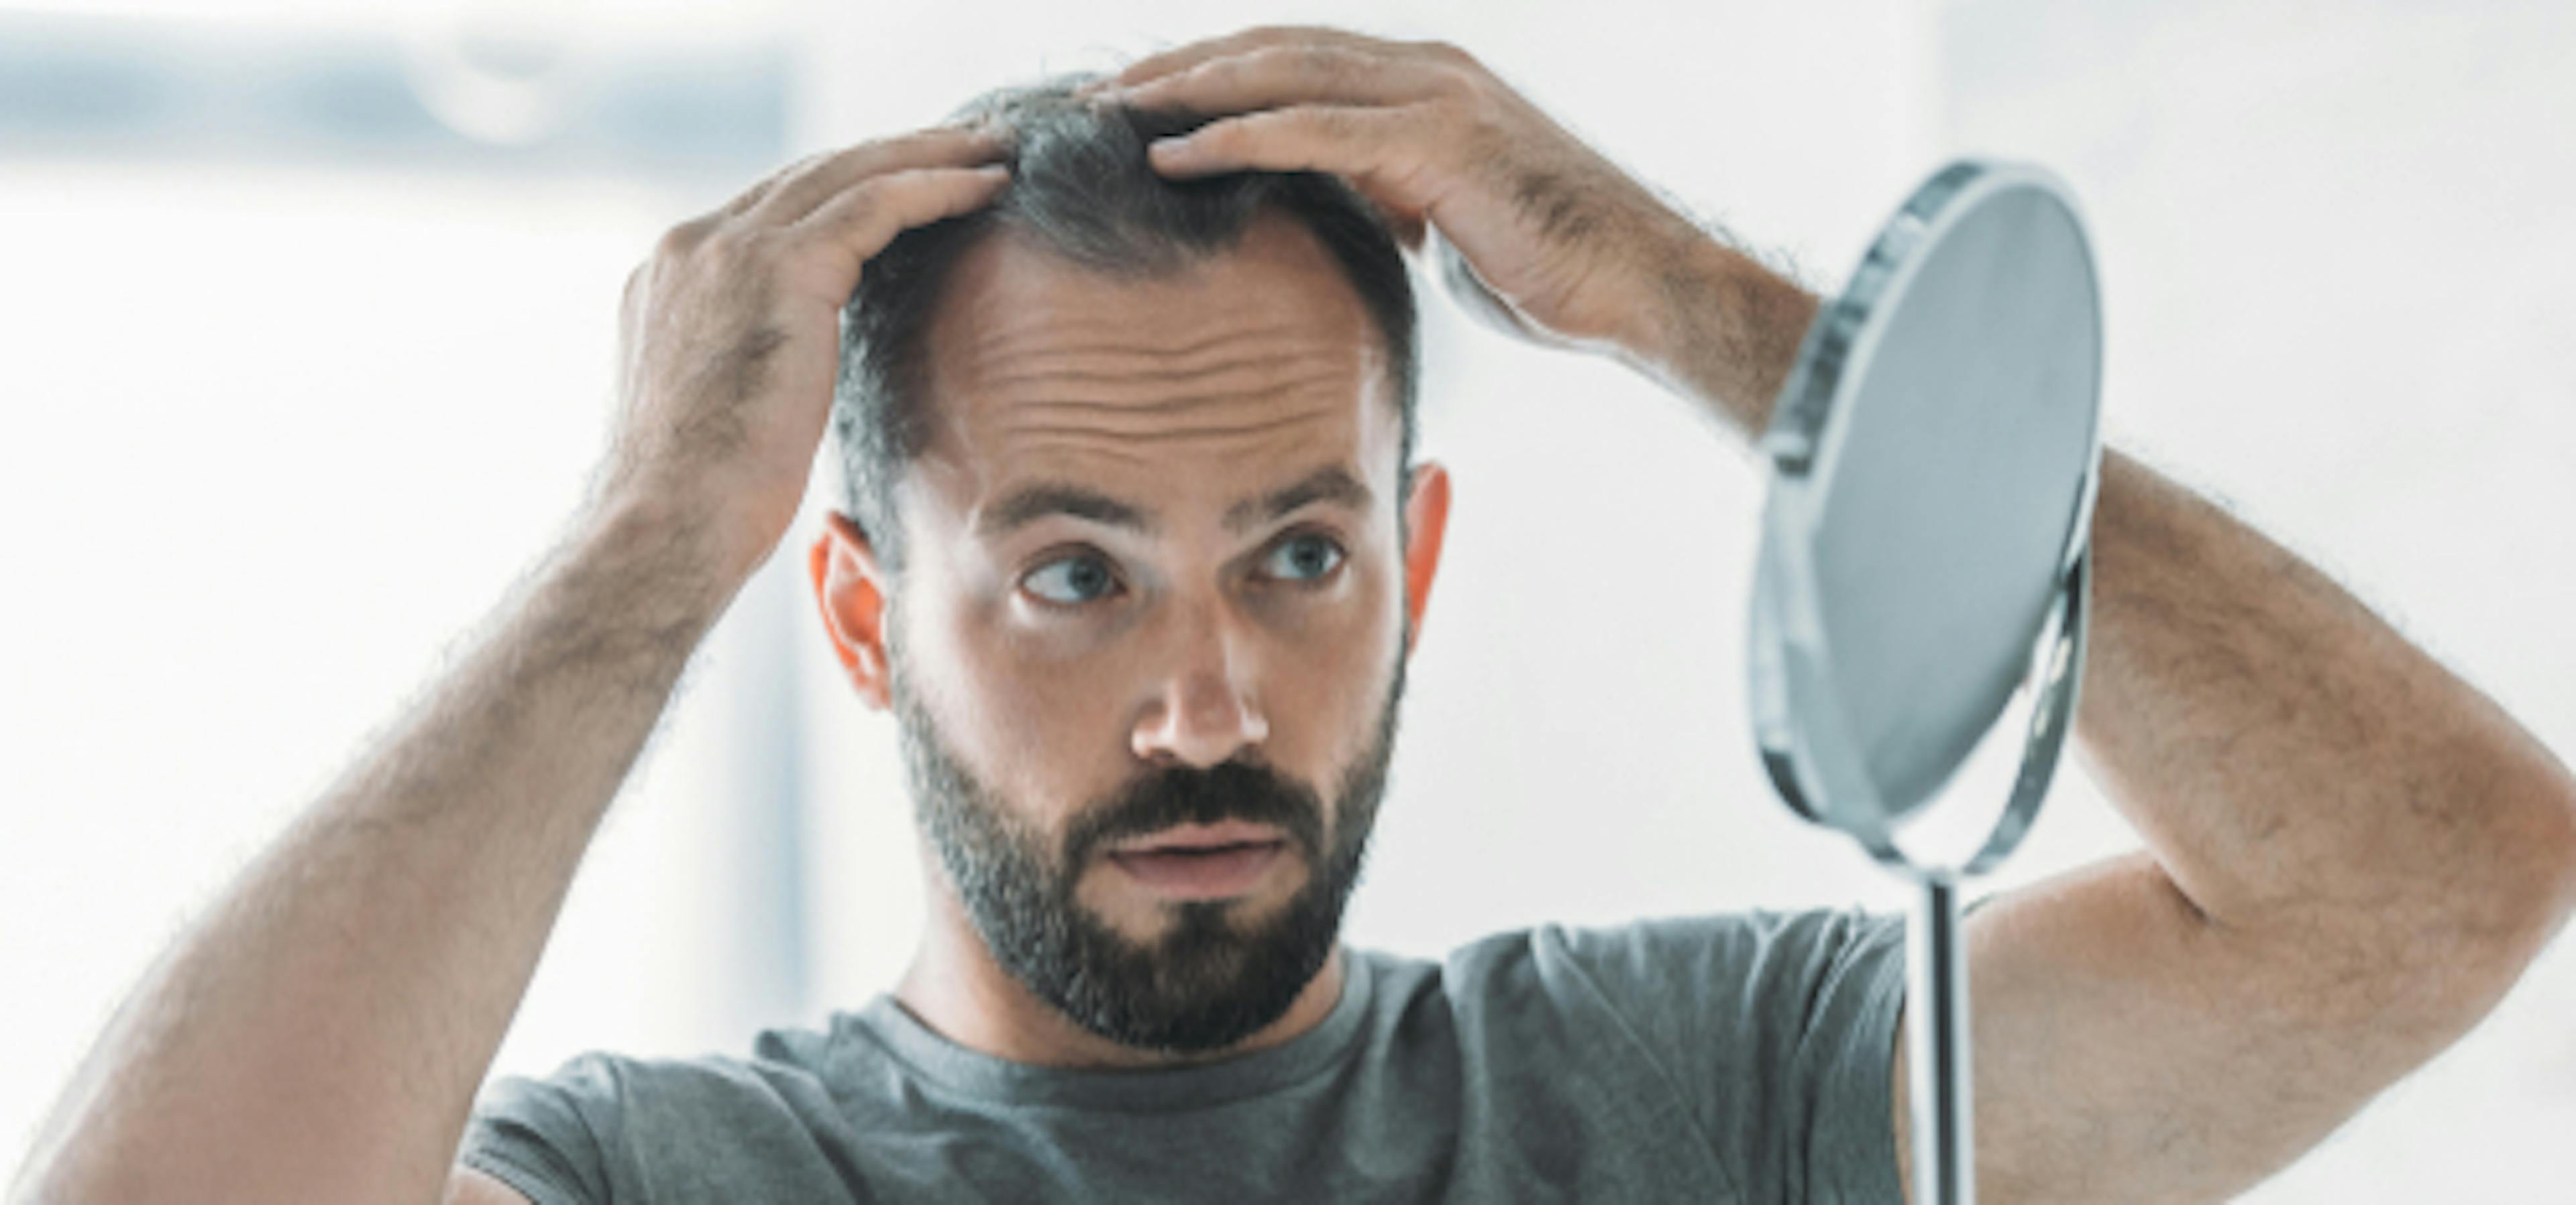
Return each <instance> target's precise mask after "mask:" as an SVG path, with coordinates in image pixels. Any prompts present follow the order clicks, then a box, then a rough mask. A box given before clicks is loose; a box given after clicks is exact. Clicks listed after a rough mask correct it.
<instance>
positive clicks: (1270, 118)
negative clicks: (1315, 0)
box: [1091, 27, 1705, 353]
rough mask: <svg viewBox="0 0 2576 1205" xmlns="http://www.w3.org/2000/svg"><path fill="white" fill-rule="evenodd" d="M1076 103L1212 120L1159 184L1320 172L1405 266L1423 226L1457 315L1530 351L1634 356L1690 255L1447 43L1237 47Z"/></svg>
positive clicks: (1253, 43)
mask: <svg viewBox="0 0 2576 1205" xmlns="http://www.w3.org/2000/svg"><path fill="white" fill-rule="evenodd" d="M1091 91H1092V92H1093V93H1094V94H1096V95H1098V96H1100V97H1101V98H1102V99H1106V100H1114V101H1117V102H1120V103H1124V104H1127V105H1131V106H1133V107H1136V108H1145V109H1164V108H1170V109H1179V110H1184V111H1189V112H1195V113H1200V114H1207V115H1211V116H1213V117H1215V120H1213V121H1211V122H1209V123H1208V124H1207V125H1205V126H1203V127H1201V128H1199V129H1198V130H1196V131H1194V132H1193V133H1191V134H1189V135H1187V136H1184V137H1178V138H1168V139H1164V140H1161V141H1159V142H1156V143H1155V144H1154V145H1153V147H1152V148H1151V151H1150V154H1151V158H1152V162H1153V165H1154V167H1155V169H1156V170H1157V171H1160V172H1161V173H1163V174H1164V175H1166V176H1173V177H1189V176H1200V175H1208V174H1212V173H1217V172H1225V171H1240V170H1265V171H1320V172H1330V173H1332V174H1334V175H1338V176H1341V177H1342V178H1344V179H1346V180H1348V181H1350V183H1351V184H1352V186H1353V187H1355V188H1357V189H1358V190H1359V191H1360V192H1361V193H1362V194H1363V195H1365V196H1367V197H1368V198H1369V199H1370V200H1371V201H1372V202H1374V203H1376V204H1377V206H1378V207H1379V208H1380V209H1382V210H1384V211H1385V212H1386V214H1387V216H1388V217H1389V218H1390V219H1391V220H1392V222H1393V223H1394V225H1395V227H1396V230H1397V234H1398V237H1399V238H1400V239H1401V240H1402V241H1403V242H1404V243H1405V245H1406V246H1407V248H1408V249H1410V250H1413V251H1417V252H1418V251H1420V250H1421V249H1422V247H1423V244H1424V241H1425V224H1426V223H1428V225H1429V227H1430V228H1431V229H1432V231H1433V232H1436V234H1437V235H1438V236H1439V237H1440V238H1441V239H1444V240H1446V241H1447V242H1448V243H1449V244H1450V246H1451V247H1452V248H1454V249H1455V251H1456V253H1457V254H1458V255H1459V256H1461V257H1463V258H1464V260H1465V261H1466V264H1467V265H1468V266H1469V267H1471V268H1472V269H1473V270H1474V273H1475V276H1476V277H1478V278H1481V279H1480V280H1461V279H1458V277H1457V273H1456V265H1454V264H1444V268H1446V269H1447V273H1446V275H1447V277H1448V283H1449V285H1450V287H1451V291H1452V292H1453V293H1454V294H1456V295H1458V297H1459V300H1460V301H1461V302H1463V303H1465V304H1467V305H1468V306H1470V307H1471V308H1481V309H1486V311H1487V312H1486V313H1485V314H1484V316H1485V317H1487V318H1489V319H1494V320H1499V321H1501V322H1502V323H1504V324H1506V325H1507V326H1509V327H1511V328H1515V329H1517V331H1518V333H1520V334H1522V335H1524V336H1525V337H1528V338H1531V339H1533V340H1535V341H1537V342H1541V343H1548V344H1558V345H1570V346H1575V347H1585V348H1590V349H1593V350H1601V351H1608V352H1614V353H1615V352H1627V353H1638V352H1642V351H1645V350H1646V349H1647V348H1649V347H1650V346H1651V345H1652V341H1653V340H1654V339H1655V338H1656V337H1657V336H1658V335H1659V334H1660V333H1661V330H1662V318H1663V316H1662V315H1660V314H1659V313H1658V312H1657V307H1658V306H1659V305H1661V304H1662V299H1663V298H1664V297H1665V296H1666V295H1667V293H1668V287H1667V285H1666V284H1665V282H1664V279H1663V277H1664V275H1665V274H1666V273H1669V272H1672V271H1674V270H1675V269H1676V268H1677V266H1678V265H1680V264H1681V263H1683V262H1685V259H1686V253H1687V252H1688V251H1689V249H1690V248H1691V247H1692V245H1693V244H1694V242H1695V241H1699V240H1703V239H1704V238H1705V236H1704V235H1703V234H1702V233H1701V232H1700V231H1699V230H1698V228H1697V227H1695V226H1694V225H1693V224H1692V223H1691V222H1690V220H1689V219H1688V218H1686V217H1684V216H1683V215H1682V214H1680V213H1678V212H1676V211H1675V210H1674V209H1673V207H1671V206H1670V205H1667V204H1665V203H1664V202H1663V201H1662V200H1660V199H1658V198H1657V197H1656V196H1655V195H1654V194H1653V193H1652V192H1650V191H1649V190H1648V189H1647V188H1646V187H1645V186H1643V185H1641V184H1640V183H1638V182H1637V181H1636V180H1635V179H1633V178H1631V177H1630V176H1629V175H1628V174H1627V173H1625V172H1623V171H1621V170H1620V169H1619V168H1618V167H1617V166H1616V165H1614V164H1612V163H1611V162H1610V161H1609V160H1608V159H1606V158H1604V157H1602V156H1601V155H1600V154H1599V153H1598V152H1596V151H1594V150H1592V149H1591V148H1590V147H1588V146H1585V145H1584V144H1583V143H1582V142H1581V141H1579V140H1577V139H1576V138H1575V137H1574V136H1573V135H1571V134H1569V133H1567V132H1566V130H1565V129H1564V128H1563V127H1561V126H1559V125H1557V124H1556V123H1555V122H1554V121H1552V120H1550V119H1549V118H1548V116H1547V115H1546V114H1545V113H1542V112H1540V111H1539V109H1538V108H1537V106H1535V105H1532V104H1531V103H1530V102H1529V101H1527V100H1526V99H1524V98H1522V97H1521V96H1520V95H1519V94H1518V93H1516V92H1514V91H1513V90H1512V89H1511V88H1510V87H1509V86H1507V85H1505V84H1504V83H1503V82H1502V81H1501V80H1499V79H1497V78H1496V77H1495V76H1494V74H1493V73H1492V72H1490V71H1488V70H1487V69H1486V68H1485V67H1484V65H1483V64H1481V63H1479V62H1477V61H1476V60H1475V59H1474V58H1473V57H1471V56H1469V55H1468V54H1467V53H1466V52H1465V51H1462V50H1459V49H1458V48H1456V47H1454V46H1450V45H1447V44H1445V43H1439V42H1390V41H1383V40H1380V39H1376V38H1370V37H1365V36H1362V35H1359V34H1353V33H1347V32H1344V31H1341V30H1334V29H1321V28H1312V27H1284V28H1283V27H1270V28H1261V29H1253V30H1248V31H1245V32H1243V33H1238V34H1234V35H1231V36H1228V37H1223V38H1215V39H1211V40H1208V41H1204V42H1197V43H1193V44H1191V45H1188V46H1183V47H1180V48H1178V49H1175V50H1170V51H1166V52H1164V53H1161V54H1157V55H1154V56H1152V57H1150V58H1146V59H1143V60H1141V61H1139V62H1137V63H1135V64H1134V65H1132V66H1129V67H1128V68H1127V69H1126V70H1124V71H1121V72H1120V73H1118V75H1117V76H1116V77H1114V78H1113V79H1111V80H1109V81H1106V84H1105V85H1095V86H1093V88H1092V89H1091ZM1478 284H1481V285H1482V286H1483V287H1484V289H1485V290H1489V291H1490V293H1491V294H1492V295H1493V296H1492V297H1491V298H1486V297H1480V296H1478V295H1477V292H1478V290H1477V288H1476V286H1477V285H1478ZM1496 302H1499V303H1500V307H1501V312H1494V311H1493V310H1492V309H1491V308H1490V307H1492V306H1493V305H1494V304H1495V303H1496Z"/></svg>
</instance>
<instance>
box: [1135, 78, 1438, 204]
mask: <svg viewBox="0 0 2576 1205" xmlns="http://www.w3.org/2000/svg"><path fill="white" fill-rule="evenodd" d="M1428 124H1429V123H1428V122H1427V121H1426V120H1425V114H1423V113H1422V112H1421V111H1420V106H1406V107H1402V108H1392V109H1388V108H1367V107H1359V106H1350V105H1296V106H1293V107H1290V108H1285V109H1267V110H1264V111H1262V112H1259V113H1247V114H1244V115H1242V116H1239V117H1227V118H1222V119H1219V120H1217V121H1212V122H1209V123H1208V124H1206V125H1204V126H1201V127H1199V128H1198V129H1197V130H1196V131H1194V132H1192V133H1189V134H1185V135H1181V136H1178V137H1173V138H1164V139H1160V140H1158V141H1156V142H1155V143H1153V144H1152V145H1151V146H1149V147H1147V148H1146V157H1147V159H1148V160H1149V161H1150V162H1151V163H1152V164H1153V166H1154V170H1156V171H1158V172H1161V173H1162V174H1164V175H1166V176H1177V177H1183V178H1186V177H1190V176H1203V175H1212V174H1215V173H1218V172H1232V171H1247V170H1252V171H1274V172H1293V171H1316V172H1331V173H1333V174H1335V175H1338V176H1343V177H1346V178H1348V179H1349V180H1350V181H1351V183H1353V184H1355V185H1358V186H1359V187H1360V189H1361V190H1362V191H1364V192H1367V193H1368V194H1370V196H1371V197H1372V198H1374V199H1376V200H1377V201H1378V202H1379V203H1380V204H1386V205H1392V206H1393V207H1394V208H1396V209H1399V210H1402V211H1404V212H1405V213H1408V214H1410V213H1419V212H1421V211H1422V210H1423V209H1425V208H1427V207H1429V205H1430V204H1431V201H1432V197H1431V196H1430V195H1429V192H1430V181H1431V177H1432V174H1433V173H1431V172H1430V171H1429V170H1427V166H1428V165H1427V160H1428V156H1427V155H1426V154H1425V153H1424V152H1423V151H1422V150H1421V149H1420V147H1419V146H1418V145H1417V143H1418V142H1419V141H1420V140H1421V138H1422V132H1423V131H1424V130H1425V129H1426V128H1427V127H1428Z"/></svg>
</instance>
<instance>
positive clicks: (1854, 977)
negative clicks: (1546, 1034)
mask: <svg viewBox="0 0 2576 1205" xmlns="http://www.w3.org/2000/svg"><path fill="white" fill-rule="evenodd" d="M1360 954H1361V956H1363V957H1365V958H1368V959H1369V960H1370V962H1371V966H1372V969H1371V974H1372V977H1373V978H1374V979H1375V980H1376V984H1377V986H1376V996H1377V1001H1376V1011H1378V1012H1379V1013H1380V1014H1381V1016H1383V1017H1385V1018H1387V1021H1388V1023H1390V1024H1402V1023H1403V1021H1404V1017H1405V1015H1406V1014H1418V1013H1420V1012H1422V1011H1423V1010H1425V1009H1435V1010H1437V1011H1438V1012H1440V1013H1442V1014H1445V1015H1446V1016H1447V1017H1448V1018H1449V1019H1451V1020H1453V1021H1459V1022H1467V1023H1471V1024H1474V1025H1476V1026H1478V1027H1480V1028H1486V1029H1512V1030H1524V1031H1525V1030H1530V1029H1533V1028H1538V1029H1545V1028H1552V1027H1553V1026H1554V1025H1556V1024H1558V1023H1560V1022H1564V1021H1568V1020H1570V1021H1572V1022H1573V1023H1574V1024H1576V1025H1578V1026H1582V1025H1587V1024H1589V1023H1594V1022H1606V1023H1610V1024H1612V1025H1615V1026H1616V1027H1618V1028H1620V1029H1622V1030H1627V1031H1632V1032H1634V1033H1635V1034H1636V1035H1637V1036H1638V1037H1639V1038H1641V1039H1643V1040H1645V1041H1646V1042H1648V1043H1649V1044H1651V1045H1653V1046H1655V1047H1658V1048H1660V1049H1663V1050H1667V1051H1669V1050H1672V1049H1675V1048H1682V1049H1689V1048H1695V1047H1697V1048H1705V1046H1706V1045H1707V1044H1708V1043H1711V1042H1718V1043H1730V1042H1737V1041H1743V1040H1746V1039H1748V1038H1753V1037H1757V1036H1760V1035H1764V1034H1772V1035H1777V1034H1779V1033H1780V1032H1781V1031H1782V1030H1784V1029H1787V1028H1789V1027H1791V1026H1800V1025H1803V1024H1805V1023H1807V1022H1810V1021H1812V1020H1817V1019H1822V1018H1818V1017H1816V1016H1815V1015H1814V1013H1813V1012H1811V1011H1810V1010H1813V1009H1815V1008H1817V1007H1818V1006H1821V1005H1830V1004H1833V1003H1835V1002H1847V1003H1846V1006H1845V1007H1842V1008H1833V1009H1829V1010H1828V1011H1830V1012H1833V1013H1838V1014H1840V1016H1838V1017H1836V1018H1835V1019H1837V1020H1845V1021H1848V1020H1852V1019H1856V1018H1855V1017H1854V1015H1853V1014H1854V1012H1855V1011H1858V1010H1856V1007H1855V1006H1858V1005H1861V1004H1864V1003H1875V1004H1877V1005H1879V1006H1880V1007H1890V1006H1892V1004H1893V1003H1894V1002H1895V997H1897V996H1899V995H1901V988H1902V979H1903V974H1902V972H1903V963H1904V923H1903V918H1902V917H1901V916H1898V915H1889V914H1881V913H1873V912H1869V911H1865V910H1862V909H1857V908H1847V909H1825V908H1818V909H1811V910H1804V911H1771V910H1751V911H1741V912H1719V913H1705V914H1695V915H1684V916H1660V917H1649V918H1643V919H1639V920H1633V921H1627V922H1622V923H1616V924H1560V923H1543V924H1538V925H1533V926H1530V927H1527V928H1520V929H1510V930H1504V931H1501V932H1496V933H1492V934H1489V935H1486V936H1484V937H1480V938H1476V939H1474V940H1471V941H1468V942H1466V943H1464V944H1461V945H1459V946H1457V947H1455V948H1453V949H1451V950H1450V951H1448V952H1447V953H1446V954H1444V955H1441V956H1439V957H1438V958H1422V957H1415V956H1408V955H1399V954H1389V953H1384V952H1379V951H1360Z"/></svg>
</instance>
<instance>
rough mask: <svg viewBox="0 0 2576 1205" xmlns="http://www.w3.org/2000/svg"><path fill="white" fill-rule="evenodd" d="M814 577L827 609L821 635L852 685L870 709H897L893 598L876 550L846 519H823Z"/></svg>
mask: <svg viewBox="0 0 2576 1205" xmlns="http://www.w3.org/2000/svg"><path fill="white" fill-rule="evenodd" d="M807 564H808V566H809V567H810V568H811V569H812V571H813V575H814V600H815V601H816V602H818V603H821V604H822V606H823V634H824V635H825V636H826V637H828V638H829V639H830V640H831V642H832V651H833V652H834V653H836V654H838V655H839V656H840V658H841V668H842V669H843V670H844V671H846V672H847V673H848V674H849V675H850V684H851V685H853V686H855V687H857V688H858V690H859V698H860V699H861V700H862V701H864V702H866V703H867V705H868V706H870V707H874V708H877V709H878V710H881V711H882V710H885V709H887V708H889V707H891V706H893V703H892V699H891V697H890V695H889V694H888V690H889V689H890V686H889V679H888V671H887V668H886V648H885V619H886V601H887V597H888V595H889V593H890V590H889V588H888V583H887V581H886V575H885V573H884V571H883V569H882V568H881V567H880V566H879V565H878V564H877V554H876V549H875V547H874V546H872V545H870V544H869V543H868V537H867V536H866V535H865V534H864V533H862V532H860V531H859V525H858V524H856V523H854V522H851V521H850V517H849V516H848V515H844V514H842V513H841V512H839V511H833V512H832V513H830V514H829V515H827V516H825V517H824V520H823V534H821V535H819V536H816V537H815V538H814V549H813V551H812V552H811V553H810V554H808V556H807Z"/></svg>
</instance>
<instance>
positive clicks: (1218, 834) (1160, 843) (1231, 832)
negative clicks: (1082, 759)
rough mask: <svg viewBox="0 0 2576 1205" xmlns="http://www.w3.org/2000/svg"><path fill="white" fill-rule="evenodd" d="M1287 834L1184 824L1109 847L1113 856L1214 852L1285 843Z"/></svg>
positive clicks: (1263, 827) (1264, 827)
mask: <svg viewBox="0 0 2576 1205" xmlns="http://www.w3.org/2000/svg"><path fill="white" fill-rule="evenodd" d="M1287 839H1288V834H1286V833H1284V832H1281V831H1280V830H1279V829H1278V828H1277V827H1276V826H1274V825H1268V824H1252V823H1248V822H1246V821H1242V820H1228V821H1225V822H1223V823H1220V824H1181V825H1174V826H1173V827H1171V828H1167V829H1163V830H1161V831H1159V832H1153V833H1147V834H1146V835H1144V836H1142V837H1137V838H1135V839H1133V840H1129V841H1121V842H1119V843H1118V844H1116V845H1113V846H1111V847H1110V848H1109V852H1111V853H1113V854H1132V853H1143V852H1146V851H1147V850H1157V849H1215V848H1217V847H1220V846H1226V845H1270V844H1273V843H1276V842H1282V841H1286V840H1287Z"/></svg>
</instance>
